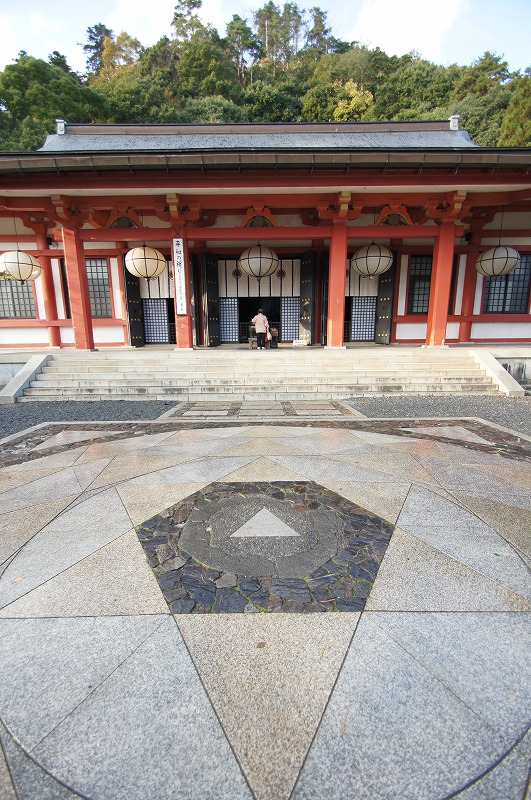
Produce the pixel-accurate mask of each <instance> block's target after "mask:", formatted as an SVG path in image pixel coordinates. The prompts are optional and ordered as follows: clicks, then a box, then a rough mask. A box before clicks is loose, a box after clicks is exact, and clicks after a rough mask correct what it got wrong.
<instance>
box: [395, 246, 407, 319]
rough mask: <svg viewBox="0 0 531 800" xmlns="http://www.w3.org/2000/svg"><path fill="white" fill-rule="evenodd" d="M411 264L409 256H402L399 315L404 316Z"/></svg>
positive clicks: (399, 276)
mask: <svg viewBox="0 0 531 800" xmlns="http://www.w3.org/2000/svg"><path fill="white" fill-rule="evenodd" d="M408 266H409V256H402V258H401V259H400V267H399V270H398V307H397V308H398V311H397V313H398V316H399V317H403V316H404V314H405V313H406V291H407V270H408Z"/></svg>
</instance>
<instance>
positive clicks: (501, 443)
mask: <svg viewBox="0 0 531 800" xmlns="http://www.w3.org/2000/svg"><path fill="white" fill-rule="evenodd" d="M242 424H245V425H252V426H253V427H259V426H260V427H267V426H271V425H274V426H275V427H276V428H279V427H287V428H290V427H292V426H293V425H294V424H295V425H297V427H304V428H322V429H324V428H328V429H339V430H350V431H367V432H370V433H383V434H388V435H392V436H401V437H403V438H404V439H426V440H428V441H435V442H444V443H446V444H451V445H454V446H455V447H463V448H465V449H466V450H476V451H478V452H483V453H492V454H494V455H498V456H500V457H501V458H507V459H511V460H514V461H523V462H528V463H531V442H529V441H528V440H527V439H525V438H523V437H520V436H518V435H516V434H512V433H509V432H507V431H503V430H499V429H498V428H492V427H490V426H489V425H488V424H485V423H483V422H481V421H476V420H471V419H458V418H456V419H451V420H449V419H438V418H433V419H430V418H422V419H400V420H398V419H393V420H376V419H369V420H362V419H355V420H353V419H349V418H348V417H347V418H343V419H332V420H324V419H318V420H302V419H297V420H296V421H295V420H294V418H293V417H290V418H287V419H278V420H277V419H275V420H274V421H272V420H259V421H256V420H252V421H250V420H247V421H246V422H245V423H242V421H241V420H238V421H236V420H234V421H233V420H226V421H225V420H224V419H223V420H215V421H210V420H181V419H179V420H173V421H166V420H164V421H161V422H157V421H155V422H153V421H148V422H83V423H77V422H76V423H64V422H55V423H50V424H44V425H42V426H39V427H38V428H37V429H36V430H30V431H27V432H25V433H21V434H20V435H18V436H14V437H10V438H8V439H7V440H6V441H4V443H3V444H2V445H0V468H1V467H9V466H12V465H13V464H20V463H23V462H26V461H33V460H35V459H37V458H42V457H43V456H49V455H53V454H55V453H61V452H63V451H64V450H70V449H72V448H73V447H76V446H78V447H88V446H89V445H91V444H100V443H103V442H113V441H117V440H119V439H130V438H133V437H138V436H146V435H151V434H155V433H165V432H168V433H177V432H178V431H183V430H199V429H206V428H238V427H241V425H242ZM426 426H430V427H444V428H447V427H449V426H452V427H455V426H458V427H463V428H465V429H466V430H468V431H471V432H472V433H476V434H477V435H478V436H481V438H482V439H485V440H486V441H487V444H483V443H481V442H468V441H464V440H462V439H461V440H460V439H455V438H453V437H447V436H442V435H441V436H437V435H435V434H427V433H424V432H417V431H416V430H415V429H416V428H424V427H426ZM88 430H90V431H92V430H94V431H97V430H100V431H101V433H100V434H99V435H97V436H94V437H93V438H91V439H84V440H83V441H82V442H79V444H77V445H76V444H72V443H70V444H61V445H56V446H54V447H48V448H43V449H42V450H35V449H34V448H35V447H37V446H38V445H41V444H42V443H43V442H45V441H46V440H47V439H49V438H50V437H51V436H54V435H55V434H58V433H62V432H63V431H88Z"/></svg>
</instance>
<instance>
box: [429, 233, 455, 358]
mask: <svg viewBox="0 0 531 800" xmlns="http://www.w3.org/2000/svg"><path fill="white" fill-rule="evenodd" d="M454 242H455V223H454V222H453V221H452V222H442V223H441V227H440V231H439V236H438V237H437V239H436V240H435V247H434V249H433V266H432V272H431V285H430V299H429V304H428V329H427V331H426V344H427V345H443V344H444V343H445V341H446V325H447V322H448V304H449V302H450V286H451V283H452V267H453V263H454Z"/></svg>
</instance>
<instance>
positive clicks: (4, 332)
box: [0, 328, 48, 346]
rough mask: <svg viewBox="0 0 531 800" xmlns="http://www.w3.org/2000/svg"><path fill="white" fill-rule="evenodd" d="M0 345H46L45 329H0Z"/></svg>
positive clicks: (46, 331) (46, 333)
mask: <svg viewBox="0 0 531 800" xmlns="http://www.w3.org/2000/svg"><path fill="white" fill-rule="evenodd" d="M0 344H2V345H4V346H6V345H7V346H9V345H13V344H27V345H34V344H48V329H47V328H0Z"/></svg>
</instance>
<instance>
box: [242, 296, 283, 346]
mask: <svg viewBox="0 0 531 800" xmlns="http://www.w3.org/2000/svg"><path fill="white" fill-rule="evenodd" d="M259 308H263V310H264V314H265V315H266V317H267V318H268V320H269V325H270V327H271V328H278V330H279V331H280V330H281V328H280V318H281V313H280V297H240V298H238V337H239V338H238V341H239V342H247V340H248V338H249V326H250V324H251V320H252V318H253V317H254V316H256V314H257V313H258V309H259Z"/></svg>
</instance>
